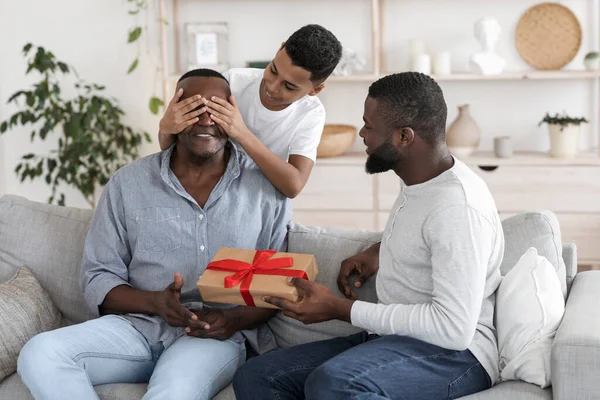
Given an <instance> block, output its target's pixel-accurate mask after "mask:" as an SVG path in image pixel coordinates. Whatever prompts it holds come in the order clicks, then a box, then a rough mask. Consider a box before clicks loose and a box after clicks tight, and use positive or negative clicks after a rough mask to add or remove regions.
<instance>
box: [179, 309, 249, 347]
mask: <svg viewBox="0 0 600 400" xmlns="http://www.w3.org/2000/svg"><path fill="white" fill-rule="evenodd" d="M195 315H196V316H197V318H198V321H197V322H194V323H193V325H192V326H188V327H187V328H186V329H185V333H186V335H188V336H195V337H199V338H211V339H217V340H227V339H229V338H230V337H231V336H233V334H234V333H236V332H237V331H238V330H239V329H238V320H239V318H238V313H237V310H236V309H226V310H222V309H218V308H203V309H202V310H200V311H195Z"/></svg>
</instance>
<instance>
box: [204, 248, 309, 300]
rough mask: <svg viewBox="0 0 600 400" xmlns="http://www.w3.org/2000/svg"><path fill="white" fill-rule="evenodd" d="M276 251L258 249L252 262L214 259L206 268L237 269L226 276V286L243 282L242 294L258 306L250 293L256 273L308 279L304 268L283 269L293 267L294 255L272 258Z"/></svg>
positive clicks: (245, 298)
mask: <svg viewBox="0 0 600 400" xmlns="http://www.w3.org/2000/svg"><path fill="white" fill-rule="evenodd" d="M275 253H276V251H273V250H257V251H256V253H255V254H254V260H253V261H252V264H248V263H246V262H243V261H240V260H233V259H226V260H219V261H213V262H211V263H209V264H208V266H207V267H206V269H212V270H214V271H230V272H235V271H237V272H236V273H235V274H233V275H229V276H227V277H225V280H224V287H225V288H227V289H228V288H232V287H235V286H237V285H239V284H240V282H241V283H242V284H241V285H240V293H241V294H242V298H243V299H244V301H245V302H246V304H247V305H249V306H256V304H254V300H253V299H252V296H251V295H250V285H251V284H252V278H253V276H254V274H258V275H278V276H292V277H296V278H302V279H308V276H307V275H306V272H304V271H302V270H293V269H292V270H289V269H281V268H288V267H291V266H292V265H293V264H294V260H293V258H292V257H282V258H273V259H271V256H272V255H273V254H275Z"/></svg>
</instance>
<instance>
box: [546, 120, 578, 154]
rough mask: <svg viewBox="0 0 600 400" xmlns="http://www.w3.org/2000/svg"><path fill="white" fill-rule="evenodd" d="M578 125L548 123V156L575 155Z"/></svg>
mask: <svg viewBox="0 0 600 400" xmlns="http://www.w3.org/2000/svg"><path fill="white" fill-rule="evenodd" d="M579 131H580V127H579V125H567V126H561V125H557V124H549V125H548V132H549V133H550V157H555V158H571V157H575V156H576V155H577V150H578V149H579Z"/></svg>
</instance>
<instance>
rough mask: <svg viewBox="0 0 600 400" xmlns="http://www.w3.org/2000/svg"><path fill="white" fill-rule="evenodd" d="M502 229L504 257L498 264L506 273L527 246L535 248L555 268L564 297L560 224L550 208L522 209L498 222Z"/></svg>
mask: <svg viewBox="0 0 600 400" xmlns="http://www.w3.org/2000/svg"><path fill="white" fill-rule="evenodd" d="M502 229H503V230H504V241H505V249H504V258H503V260H502V265H501V266H500V272H501V273H502V275H503V276H504V275H506V274H507V273H508V271H510V269H511V268H512V267H514V266H515V265H516V264H517V261H519V258H521V256H522V255H523V254H525V252H526V251H527V249H528V248H530V247H535V248H536V249H537V251H538V254H539V255H540V256H543V257H545V258H546V259H547V260H548V261H550V263H551V264H552V265H553V266H554V268H555V269H556V273H557V274H558V278H559V279H560V287H561V290H562V293H563V297H565V298H566V296H567V281H566V269H565V262H564V260H563V258H562V240H561V235H560V225H559V223H558V219H557V218H556V215H554V213H553V212H551V211H540V212H526V213H521V214H517V215H514V216H512V217H508V218H506V219H504V220H503V221H502Z"/></svg>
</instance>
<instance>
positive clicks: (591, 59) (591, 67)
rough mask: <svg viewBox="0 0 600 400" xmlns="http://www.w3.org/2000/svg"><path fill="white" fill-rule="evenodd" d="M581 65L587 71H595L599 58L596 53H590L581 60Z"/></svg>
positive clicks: (599, 65) (598, 64)
mask: <svg viewBox="0 0 600 400" xmlns="http://www.w3.org/2000/svg"><path fill="white" fill-rule="evenodd" d="M583 65H585V69H587V70H588V71H597V70H598V68H600V57H599V56H598V52H597V51H590V52H589V53H587V54H586V55H585V57H584V58H583Z"/></svg>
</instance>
